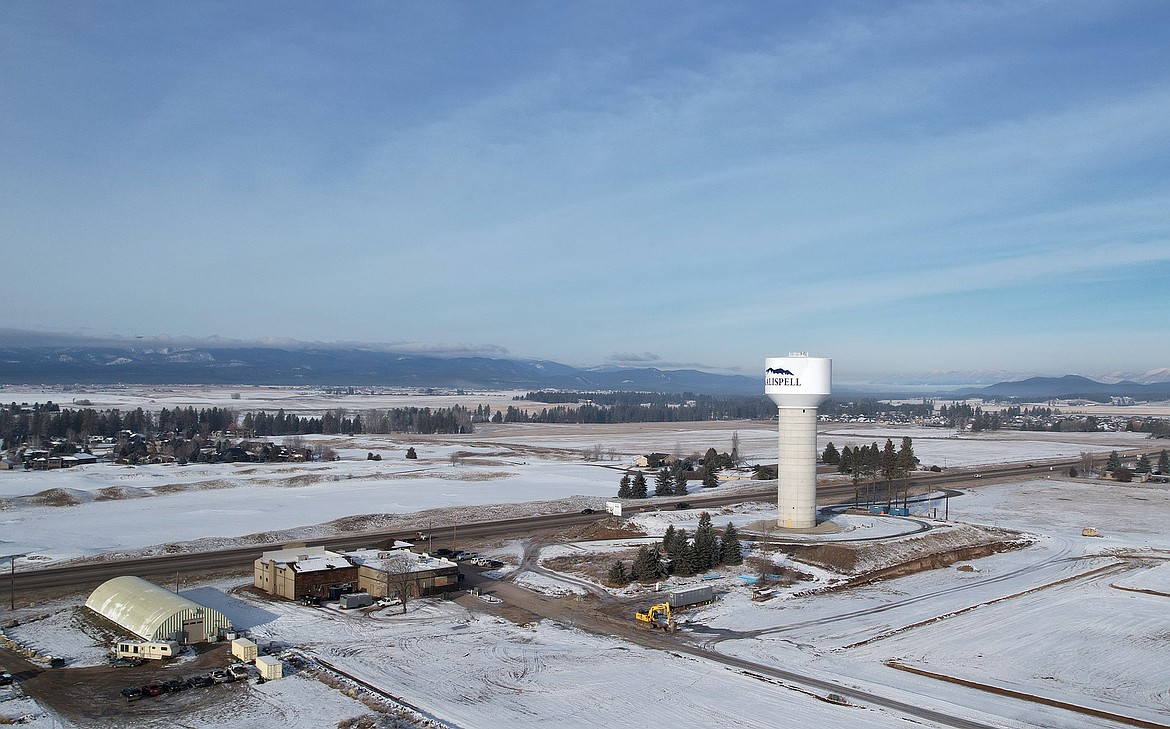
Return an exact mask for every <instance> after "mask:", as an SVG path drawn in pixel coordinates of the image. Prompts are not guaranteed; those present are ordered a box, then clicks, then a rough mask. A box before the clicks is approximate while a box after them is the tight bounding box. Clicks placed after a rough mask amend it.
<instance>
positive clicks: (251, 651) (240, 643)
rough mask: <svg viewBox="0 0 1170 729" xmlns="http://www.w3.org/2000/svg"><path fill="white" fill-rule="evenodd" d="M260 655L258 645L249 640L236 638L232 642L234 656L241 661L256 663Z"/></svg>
mask: <svg viewBox="0 0 1170 729" xmlns="http://www.w3.org/2000/svg"><path fill="white" fill-rule="evenodd" d="M258 654H259V650H258V649H257V648H256V644H255V643H253V642H252V641H250V640H248V639H247V638H236V639H235V640H233V641H232V655H233V656H235V657H236V658H239V659H240V660H241V661H246V662H251V661H254V660H256V656H257V655H258Z"/></svg>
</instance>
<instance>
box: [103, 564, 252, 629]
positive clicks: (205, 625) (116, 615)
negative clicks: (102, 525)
mask: <svg viewBox="0 0 1170 729" xmlns="http://www.w3.org/2000/svg"><path fill="white" fill-rule="evenodd" d="M85 606H86V607H87V608H89V609H90V610H92V611H93V612H95V613H97V614H98V615H101V616H102V617H103V618H106V619H107V620H109V621H111V622H113V623H115V624H116V625H119V626H120V627H122V628H124V629H126V630H127V631H129V632H130V633H133V634H134V635H137V636H138V637H139V638H142V639H143V640H153V641H157V640H175V641H178V642H180V643H202V642H204V641H205V640H207V639H208V638H209V637H210V638H211V639H212V640H215V639H216V638H218V636H219V634H220V632H223V631H230V630H231V628H232V623H231V621H230V620H228V619H227V616H225V615H224V614H223V613H221V612H219V611H218V610H213V609H212V608H209V607H206V606H204V605H200V604H199V603H197V602H193V601H191V600H188V599H187V598H185V597H183V596H181V595H178V594H176V593H173V592H171V591H170V590H167V589H164V588H162V587H159V586H158V585H156V584H154V583H152V582H147V581H146V580H144V579H142V578H141V577H115V578H114V579H112V580H107V581H106V582H103V583H102V584H101V585H99V586H98V587H97V589H95V590H94V591H93V592H92V593H91V594H90V596H89V599H88V600H86V601H85Z"/></svg>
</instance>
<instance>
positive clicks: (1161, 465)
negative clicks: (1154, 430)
mask: <svg viewBox="0 0 1170 729" xmlns="http://www.w3.org/2000/svg"><path fill="white" fill-rule="evenodd" d="M1158 473H1161V474H1166V473H1170V451H1167V450H1166V449H1165V448H1163V449H1162V453H1161V454H1159V455H1158Z"/></svg>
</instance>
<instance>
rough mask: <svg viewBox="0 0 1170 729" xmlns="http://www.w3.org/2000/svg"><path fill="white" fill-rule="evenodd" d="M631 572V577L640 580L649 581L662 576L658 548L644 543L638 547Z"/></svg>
mask: <svg viewBox="0 0 1170 729" xmlns="http://www.w3.org/2000/svg"><path fill="white" fill-rule="evenodd" d="M631 572H632V576H633V578H634V579H635V580H639V581H641V582H651V581H653V580H657V579H658V578H659V577H662V574H663V573H662V561H661V560H660V559H659V558H658V550H656V549H652V548H650V547H649V546H646V545H643V546H642V547H641V548H639V549H638V556H637V557H635V558H634V567H633V569H632V570H631Z"/></svg>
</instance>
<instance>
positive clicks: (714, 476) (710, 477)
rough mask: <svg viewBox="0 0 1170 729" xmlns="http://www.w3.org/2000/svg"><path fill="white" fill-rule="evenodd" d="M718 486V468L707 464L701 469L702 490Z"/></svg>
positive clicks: (712, 464)
mask: <svg viewBox="0 0 1170 729" xmlns="http://www.w3.org/2000/svg"><path fill="white" fill-rule="evenodd" d="M718 485H719V467H718V466H716V465H715V464H714V463H708V464H707V465H706V466H704V467H703V488H705V489H713V488H715V487H716V486H718Z"/></svg>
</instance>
